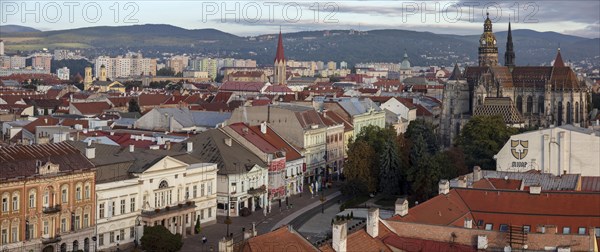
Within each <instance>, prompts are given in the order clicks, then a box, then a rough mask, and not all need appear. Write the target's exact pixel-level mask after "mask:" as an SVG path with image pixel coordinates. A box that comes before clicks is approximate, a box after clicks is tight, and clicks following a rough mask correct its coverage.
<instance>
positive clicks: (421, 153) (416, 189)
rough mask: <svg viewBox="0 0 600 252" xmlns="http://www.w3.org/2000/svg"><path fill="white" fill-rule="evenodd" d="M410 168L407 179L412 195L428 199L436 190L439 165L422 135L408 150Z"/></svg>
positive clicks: (416, 197) (419, 198) (419, 199)
mask: <svg viewBox="0 0 600 252" xmlns="http://www.w3.org/2000/svg"><path fill="white" fill-rule="evenodd" d="M410 164H411V166H410V168H409V169H408V171H407V179H408V181H410V188H411V194H412V197H413V198H414V199H416V200H418V201H425V200H428V199H429V198H430V197H431V196H433V195H434V194H433V193H434V192H435V191H436V186H437V184H438V181H439V177H440V167H439V165H438V163H437V162H435V160H434V159H433V157H432V155H431V154H430V153H429V152H428V150H427V143H426V142H425V139H424V138H423V136H421V135H418V136H417V138H416V139H415V141H414V143H413V145H412V148H411V151H410Z"/></svg>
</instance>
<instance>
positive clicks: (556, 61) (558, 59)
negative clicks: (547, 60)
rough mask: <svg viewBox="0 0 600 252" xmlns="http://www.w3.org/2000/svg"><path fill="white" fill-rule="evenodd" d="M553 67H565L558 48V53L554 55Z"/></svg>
mask: <svg viewBox="0 0 600 252" xmlns="http://www.w3.org/2000/svg"><path fill="white" fill-rule="evenodd" d="M553 67H565V62H564V61H563V59H562V56H561V55H560V47H558V52H557V53H556V59H554V65H553Z"/></svg>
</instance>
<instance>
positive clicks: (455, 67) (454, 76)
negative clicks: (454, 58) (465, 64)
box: [448, 63, 462, 80]
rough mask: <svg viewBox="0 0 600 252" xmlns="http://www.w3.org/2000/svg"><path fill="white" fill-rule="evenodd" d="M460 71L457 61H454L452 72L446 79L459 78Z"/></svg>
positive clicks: (460, 75)
mask: <svg viewBox="0 0 600 252" xmlns="http://www.w3.org/2000/svg"><path fill="white" fill-rule="evenodd" d="M461 79H462V73H461V72H460V68H458V63H454V70H452V74H451V75H450V78H448V80H461Z"/></svg>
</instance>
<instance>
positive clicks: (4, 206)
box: [2, 196, 8, 212]
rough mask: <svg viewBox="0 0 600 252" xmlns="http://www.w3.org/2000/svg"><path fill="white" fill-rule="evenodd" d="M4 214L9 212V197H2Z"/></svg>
mask: <svg viewBox="0 0 600 252" xmlns="http://www.w3.org/2000/svg"><path fill="white" fill-rule="evenodd" d="M2 212H8V196H2Z"/></svg>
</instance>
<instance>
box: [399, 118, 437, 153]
mask: <svg viewBox="0 0 600 252" xmlns="http://www.w3.org/2000/svg"><path fill="white" fill-rule="evenodd" d="M405 136H406V138H408V139H410V141H411V142H414V141H415V140H416V139H417V137H418V136H422V137H423V139H424V140H425V144H426V149H427V152H429V154H431V155H433V154H435V153H436V152H438V150H439V145H438V144H437V135H436V134H435V133H434V132H433V125H431V124H430V123H427V122H426V121H425V120H422V119H419V120H415V121H412V122H410V124H409V125H408V128H407V129H406V133H405Z"/></svg>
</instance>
